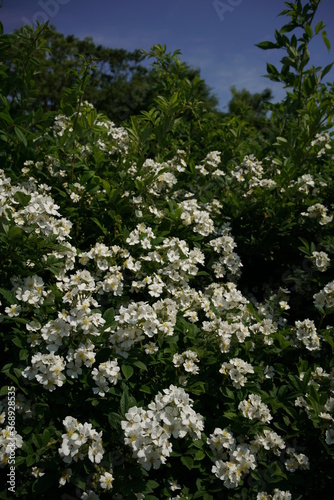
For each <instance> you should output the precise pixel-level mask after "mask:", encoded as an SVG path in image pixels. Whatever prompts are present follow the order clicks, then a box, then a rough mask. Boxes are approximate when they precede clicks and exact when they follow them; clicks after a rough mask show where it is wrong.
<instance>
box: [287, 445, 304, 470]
mask: <svg viewBox="0 0 334 500" xmlns="http://www.w3.org/2000/svg"><path fill="white" fill-rule="evenodd" d="M286 452H287V455H288V456H289V458H288V459H287V460H286V461H285V462H284V465H285V467H286V469H287V470H288V471H289V472H295V471H296V470H297V469H301V470H306V469H309V468H310V464H309V459H308V458H307V456H306V455H304V453H296V451H295V449H294V448H287V449H286Z"/></svg>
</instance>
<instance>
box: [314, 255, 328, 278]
mask: <svg viewBox="0 0 334 500" xmlns="http://www.w3.org/2000/svg"><path fill="white" fill-rule="evenodd" d="M311 261H312V263H313V265H314V266H315V268H316V269H317V270H318V271H320V272H322V273H323V272H325V271H327V269H328V267H329V264H330V258H329V257H328V254H327V253H326V252H312V255H311Z"/></svg>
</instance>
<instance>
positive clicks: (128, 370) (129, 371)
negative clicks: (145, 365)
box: [121, 365, 133, 380]
mask: <svg viewBox="0 0 334 500" xmlns="http://www.w3.org/2000/svg"><path fill="white" fill-rule="evenodd" d="M121 370H122V372H123V375H124V377H125V378H126V380H129V378H131V377H132V375H133V368H132V366H130V365H122V367H121Z"/></svg>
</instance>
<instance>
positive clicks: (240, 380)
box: [219, 358, 254, 389]
mask: <svg viewBox="0 0 334 500" xmlns="http://www.w3.org/2000/svg"><path fill="white" fill-rule="evenodd" d="M219 372H220V373H222V374H223V375H228V376H229V377H230V379H231V380H232V384H233V386H234V387H236V388H237V389H240V387H243V386H244V385H245V383H246V382H247V377H245V375H246V374H247V373H254V368H253V366H252V365H251V364H250V363H247V362H246V361H244V360H243V359H240V358H231V359H230V360H229V361H227V362H225V363H223V364H222V366H221V368H220V370H219Z"/></svg>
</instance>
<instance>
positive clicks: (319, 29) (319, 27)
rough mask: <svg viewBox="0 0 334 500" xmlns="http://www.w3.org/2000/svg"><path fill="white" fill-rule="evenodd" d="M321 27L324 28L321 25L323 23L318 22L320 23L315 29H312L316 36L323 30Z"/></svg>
mask: <svg viewBox="0 0 334 500" xmlns="http://www.w3.org/2000/svg"><path fill="white" fill-rule="evenodd" d="M323 27H324V23H323V21H320V22H319V23H318V24H317V25H316V27H315V29H314V32H315V34H316V35H317V34H318V33H319V31H321V30H322V29H323Z"/></svg>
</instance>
